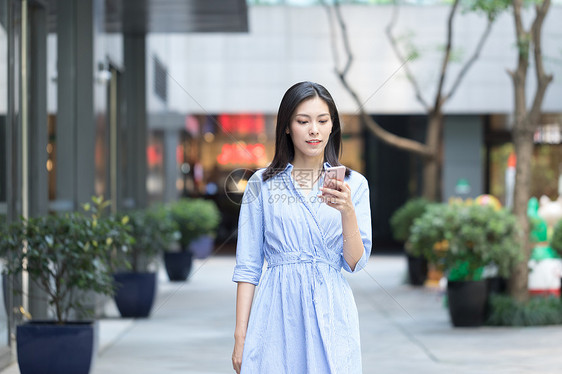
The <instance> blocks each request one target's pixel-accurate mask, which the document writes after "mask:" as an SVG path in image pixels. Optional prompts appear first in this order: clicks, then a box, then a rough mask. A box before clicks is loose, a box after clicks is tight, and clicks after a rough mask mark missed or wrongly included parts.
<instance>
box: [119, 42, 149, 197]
mask: <svg viewBox="0 0 562 374" xmlns="http://www.w3.org/2000/svg"><path fill="white" fill-rule="evenodd" d="M124 55H125V56H124V59H125V71H124V73H123V82H124V83H123V84H124V99H125V105H126V108H127V109H126V133H127V155H126V157H127V160H128V163H127V172H126V176H125V178H126V180H125V181H124V184H125V186H124V188H123V195H124V196H123V197H124V200H125V201H128V200H129V199H131V200H132V203H130V204H127V205H132V206H134V207H136V208H142V207H145V206H146V204H147V191H146V176H147V165H146V145H147V121H146V36H145V35H144V34H132V35H131V34H125V35H124Z"/></svg>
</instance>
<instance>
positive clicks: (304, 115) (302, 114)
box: [295, 113, 330, 118]
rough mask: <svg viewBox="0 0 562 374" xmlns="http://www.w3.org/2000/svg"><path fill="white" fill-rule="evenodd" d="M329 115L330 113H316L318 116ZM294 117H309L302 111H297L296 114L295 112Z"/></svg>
mask: <svg viewBox="0 0 562 374" xmlns="http://www.w3.org/2000/svg"><path fill="white" fill-rule="evenodd" d="M329 115H330V113H321V114H319V115H318V117H324V116H329ZM295 117H307V118H310V115H308V114H304V113H298V114H295Z"/></svg>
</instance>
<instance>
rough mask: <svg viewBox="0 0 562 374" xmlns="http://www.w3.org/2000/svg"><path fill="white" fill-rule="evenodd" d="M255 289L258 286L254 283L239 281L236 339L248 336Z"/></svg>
mask: <svg viewBox="0 0 562 374" xmlns="http://www.w3.org/2000/svg"><path fill="white" fill-rule="evenodd" d="M255 289H256V286H255V285H253V284H252V283H245V282H239V283H238V288H237V291H236V328H235V330H234V337H235V338H236V339H238V338H242V339H244V338H245V337H246V330H247V329H248V321H249V319H250V310H251V309H252V302H253V300H254V290H255Z"/></svg>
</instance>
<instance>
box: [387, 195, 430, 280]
mask: <svg viewBox="0 0 562 374" xmlns="http://www.w3.org/2000/svg"><path fill="white" fill-rule="evenodd" d="M429 204H430V202H429V200H426V199H424V198H415V199H411V200H408V201H407V202H406V203H405V204H404V205H402V206H401V207H400V208H398V209H397V210H396V211H395V212H394V213H393V214H392V217H390V226H391V228H392V235H393V236H394V239H395V240H398V241H402V242H404V249H405V251H406V256H407V259H408V275H409V277H408V278H409V280H410V284H412V285H414V286H421V285H423V284H424V282H425V280H426V279H427V260H426V258H425V257H423V256H421V255H418V256H415V255H413V254H412V253H411V248H410V242H409V240H408V238H409V236H410V228H411V226H412V224H413V223H414V220H415V219H416V218H418V217H421V216H422V214H423V213H424V212H425V210H426V208H427V206H428V205H429Z"/></svg>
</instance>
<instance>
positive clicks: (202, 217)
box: [164, 198, 220, 281]
mask: <svg viewBox="0 0 562 374" xmlns="http://www.w3.org/2000/svg"><path fill="white" fill-rule="evenodd" d="M170 212H171V215H172V218H173V219H174V220H175V221H176V223H177V224H178V228H179V231H180V239H179V243H180V250H179V251H167V252H165V253H164V262H165V265H166V271H167V273H168V277H169V278H170V280H172V281H184V280H186V279H187V277H188V276H189V273H190V271H191V265H192V261H193V254H194V252H195V253H198V254H200V253H201V252H200V251H201V250H202V249H201V248H200V247H195V246H191V245H192V243H193V244H194V243H198V241H200V240H201V238H202V237H206V239H203V240H202V241H203V243H202V244H204V245H205V244H206V245H207V247H206V248H203V251H205V252H208V253H210V251H211V250H212V245H213V237H214V235H215V231H216V229H217V227H218V224H219V222H220V213H219V210H218V208H217V206H216V205H215V203H214V202H213V201H212V200H206V199H201V198H183V199H180V200H178V201H176V202H174V203H172V204H170ZM190 246H191V247H190ZM199 257H200V256H199Z"/></svg>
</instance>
